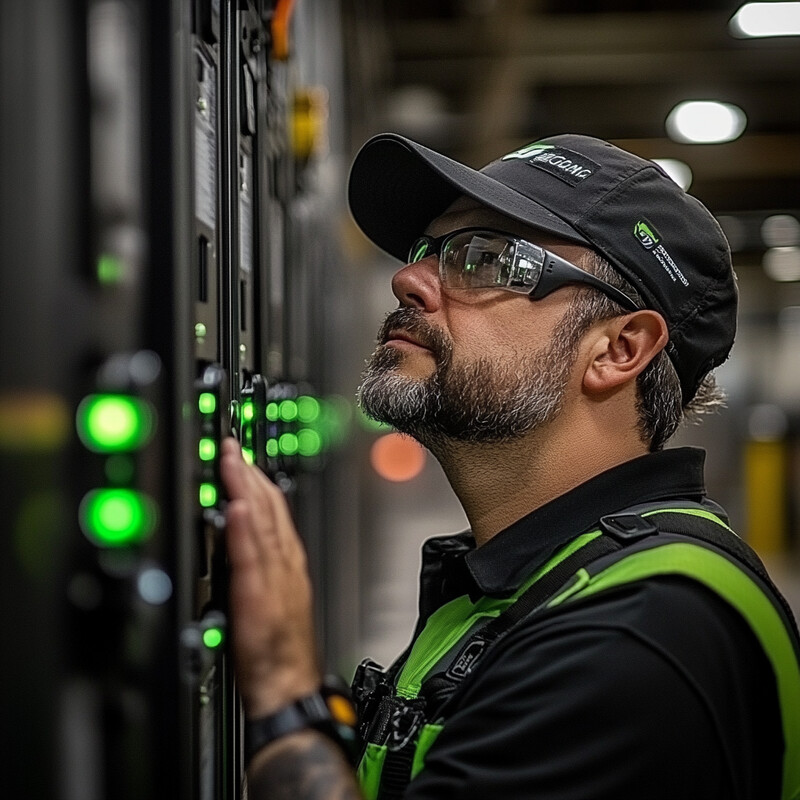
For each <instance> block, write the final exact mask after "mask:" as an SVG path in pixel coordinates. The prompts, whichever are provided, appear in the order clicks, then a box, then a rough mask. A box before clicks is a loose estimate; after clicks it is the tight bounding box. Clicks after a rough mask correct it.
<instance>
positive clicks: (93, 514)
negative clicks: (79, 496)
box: [80, 489, 156, 547]
mask: <svg viewBox="0 0 800 800" xmlns="http://www.w3.org/2000/svg"><path fill="white" fill-rule="evenodd" d="M80 520H81V527H82V528H83V530H84V531H85V533H86V534H87V535H88V536H89V538H90V539H93V540H94V541H95V542H96V543H97V544H99V545H102V546H105V547H123V546H125V545H131V544H137V543H139V542H141V541H144V540H145V539H146V538H147V537H148V536H149V535H150V534H151V533H152V532H153V529H154V528H155V522H156V511H155V504H154V503H153V501H152V500H151V499H150V498H149V497H147V496H146V495H144V494H142V493H141V492H137V491H134V490H133V489H95V490H93V491H91V492H89V494H87V495H86V497H84V498H83V502H82V503H81V508H80Z"/></svg>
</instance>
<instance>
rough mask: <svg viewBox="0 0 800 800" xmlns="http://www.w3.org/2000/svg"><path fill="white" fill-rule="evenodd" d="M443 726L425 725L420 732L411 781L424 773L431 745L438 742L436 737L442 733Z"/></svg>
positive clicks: (412, 765)
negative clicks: (426, 757)
mask: <svg viewBox="0 0 800 800" xmlns="http://www.w3.org/2000/svg"><path fill="white" fill-rule="evenodd" d="M442 728H443V726H442V725H430V724H429V725H423V726H422V730H421V731H420V732H419V739H417V749H416V750H415V751H414V761H413V763H412V764H411V780H412V781H413V780H414V778H416V777H417V775H419V773H420V772H422V769H423V767H424V766H425V756H427V755H428V750H430V749H431V745H432V744H433V743H434V742H435V741H436V737H437V736H438V735H439V734H440V733H441V732H442Z"/></svg>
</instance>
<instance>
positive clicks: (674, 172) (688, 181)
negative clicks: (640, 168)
mask: <svg viewBox="0 0 800 800" xmlns="http://www.w3.org/2000/svg"><path fill="white" fill-rule="evenodd" d="M653 161H654V162H655V163H656V164H658V166H659V167H661V169H663V170H664V172H666V173H667V175H669V176H670V178H672V180H674V181H675V183H677V184H678V186H680V187H681V189H683V191H684V192H685V191H686V190H687V189H688V188H689V187H690V186H691V185H692V170H691V168H690V167H689V165H688V164H686V163H685V162H683V161H679V160H678V159H677V158H654V159H653Z"/></svg>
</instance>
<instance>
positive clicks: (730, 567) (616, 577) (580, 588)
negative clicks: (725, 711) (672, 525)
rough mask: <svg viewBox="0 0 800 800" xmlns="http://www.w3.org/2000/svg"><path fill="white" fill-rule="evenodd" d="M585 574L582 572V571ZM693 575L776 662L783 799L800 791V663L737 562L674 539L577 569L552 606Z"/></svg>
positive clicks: (780, 626) (783, 629)
mask: <svg viewBox="0 0 800 800" xmlns="http://www.w3.org/2000/svg"><path fill="white" fill-rule="evenodd" d="M581 573H582V574H581ZM666 574H677V575H685V576H687V577H690V578H692V579H694V580H696V581H698V582H699V583H702V584H703V585H705V586H708V587H709V588H710V589H711V590H713V591H714V592H716V594H718V595H719V596H720V597H722V598H723V599H724V600H725V601H727V602H728V603H729V604H730V605H731V606H733V607H734V608H735V609H736V610H737V611H738V612H739V613H740V614H741V615H742V616H743V617H744V618H745V620H746V621H747V623H748V624H749V625H750V627H751V628H752V630H753V633H755V635H756V637H757V638H758V640H759V642H760V643H761V646H762V647H763V649H764V652H765V653H766V654H767V656H768V658H769V660H770V662H771V663H772V668H773V671H774V672H775V677H776V680H777V684H778V695H779V698H780V704H781V717H782V720H783V736H784V742H785V748H786V749H785V753H784V760H783V794H782V798H783V800H794V798H797V797H799V796H800V668H799V667H798V663H797V659H796V657H795V652H794V648H793V646H792V642H791V639H790V638H789V634H788V632H787V630H786V626H785V625H784V623H783V620H782V619H781V617H780V615H779V614H778V612H777V611H776V610H775V606H773V604H772V602H771V601H770V600H769V599H768V598H767V596H766V595H765V594H764V592H763V591H762V590H761V589H760V588H759V586H758V585H757V584H756V583H755V582H754V581H753V580H751V579H750V577H749V576H748V575H747V574H746V573H745V572H743V571H742V570H741V569H740V568H739V567H738V566H737V565H736V564H734V563H732V562H731V561H729V560H728V559H727V558H725V557H724V556H721V555H719V554H718V553H716V552H714V551H712V550H709V549H708V548H706V547H703V546H702V545H697V544H692V543H689V542H670V543H668V544H663V545H660V546H658V547H654V548H651V549H649V550H640V551H639V552H636V553H631V554H630V555H627V556H625V557H624V558H623V559H622V560H621V561H618V562H616V563H615V564H612V565H611V566H609V567H608V568H607V569H604V570H603V571H602V572H600V573H598V574H596V575H589V573H588V572H587V571H586V570H580V571H579V577H578V580H577V584H576V586H573V587H571V588H569V589H568V590H566V591H564V592H562V593H561V594H560V595H559V596H558V597H556V598H554V599H553V600H552V601H551V602H550V603H549V604H548V605H549V606H551V607H552V606H556V605H560V604H561V603H563V602H565V601H567V600H569V601H573V600H580V599H583V598H585V597H590V596H592V595H594V594H597V593H598V592H602V591H604V590H606V589H612V588H614V587H617V586H621V585H624V584H627V583H631V582H632V581H639V580H643V579H646V578H650V577H654V576H656V575H666Z"/></svg>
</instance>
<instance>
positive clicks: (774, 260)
mask: <svg viewBox="0 0 800 800" xmlns="http://www.w3.org/2000/svg"><path fill="white" fill-rule="evenodd" d="M761 266H762V267H763V268H764V272H766V273H767V275H769V277H770V278H772V280H774V281H781V282H783V281H800V247H770V249H769V250H767V252H766V253H764V258H763V259H762V261H761Z"/></svg>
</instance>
